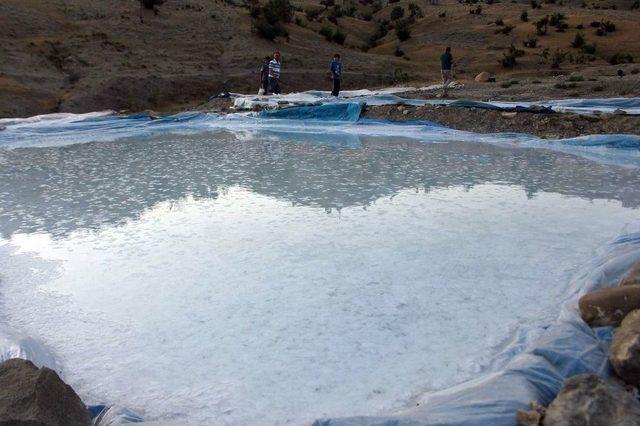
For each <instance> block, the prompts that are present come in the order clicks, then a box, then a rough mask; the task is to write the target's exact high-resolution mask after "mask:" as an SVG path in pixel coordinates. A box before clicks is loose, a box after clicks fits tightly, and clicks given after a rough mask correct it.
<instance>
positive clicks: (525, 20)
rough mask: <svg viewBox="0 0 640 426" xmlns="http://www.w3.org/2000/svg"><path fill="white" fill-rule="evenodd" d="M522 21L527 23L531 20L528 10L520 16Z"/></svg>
mask: <svg viewBox="0 0 640 426" xmlns="http://www.w3.org/2000/svg"><path fill="white" fill-rule="evenodd" d="M520 20H521V21H522V22H527V21H528V20H529V13H527V11H526V10H525V11H524V12H522V13H521V14H520Z"/></svg>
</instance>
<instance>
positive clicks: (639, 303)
mask: <svg viewBox="0 0 640 426" xmlns="http://www.w3.org/2000/svg"><path fill="white" fill-rule="evenodd" d="M578 306H579V307H580V314H581V315H582V319H583V320H584V321H585V322H586V323H587V324H589V325H590V326H591V327H604V326H615V327H617V326H618V325H619V324H620V322H621V321H622V319H623V318H624V317H625V316H626V315H627V314H628V313H629V312H631V311H634V310H636V309H640V286H635V285H628V286H620V287H610V288H605V289H602V290H596V291H594V292H591V293H588V294H586V295H584V296H582V297H581V298H580V300H579V301H578Z"/></svg>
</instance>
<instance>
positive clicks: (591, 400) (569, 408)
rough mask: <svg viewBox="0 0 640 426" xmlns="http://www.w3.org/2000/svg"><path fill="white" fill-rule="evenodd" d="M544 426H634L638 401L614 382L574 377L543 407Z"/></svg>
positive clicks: (639, 419) (637, 419) (639, 421)
mask: <svg viewBox="0 0 640 426" xmlns="http://www.w3.org/2000/svg"><path fill="white" fill-rule="evenodd" d="M543 424H544V426H576V425H589V426H633V425H635V426H637V425H639V424H640V402H638V401H637V400H636V399H635V398H634V396H633V395H632V394H631V393H629V392H627V390H626V389H625V387H624V386H623V385H622V384H620V383H619V382H617V381H615V380H605V379H602V378H600V377H598V376H576V377H572V378H571V379H569V380H567V381H566V382H565V385H564V387H563V388H562V390H561V391H560V393H559V394H558V396H557V397H556V399H555V400H554V401H553V402H552V403H551V405H549V408H547V411H546V414H545V417H544V423H543Z"/></svg>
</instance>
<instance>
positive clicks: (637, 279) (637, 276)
mask: <svg viewBox="0 0 640 426" xmlns="http://www.w3.org/2000/svg"><path fill="white" fill-rule="evenodd" d="M620 285H640V262H638V263H636V264H635V265H633V268H631V271H629V273H628V274H627V275H625V276H624V277H623V278H622V281H621V282H620Z"/></svg>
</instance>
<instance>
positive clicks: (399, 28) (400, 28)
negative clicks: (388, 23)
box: [395, 19, 411, 41]
mask: <svg viewBox="0 0 640 426" xmlns="http://www.w3.org/2000/svg"><path fill="white" fill-rule="evenodd" d="M395 26H396V36H398V40H400V41H406V40H409V39H410V38H411V29H410V28H409V22H408V21H407V20H406V19H405V20H402V21H398V22H397V23H396V25H395Z"/></svg>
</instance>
